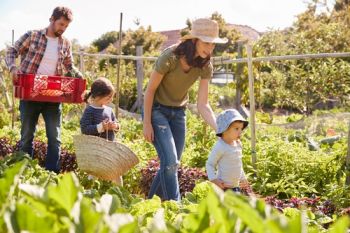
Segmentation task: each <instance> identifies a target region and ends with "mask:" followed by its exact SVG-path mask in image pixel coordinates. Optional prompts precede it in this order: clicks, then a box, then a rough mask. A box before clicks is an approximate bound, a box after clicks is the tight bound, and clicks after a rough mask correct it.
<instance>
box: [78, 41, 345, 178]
mask: <svg viewBox="0 0 350 233" xmlns="http://www.w3.org/2000/svg"><path fill="white" fill-rule="evenodd" d="M246 50H247V57H246V58H237V59H231V58H225V57H214V58H213V59H212V61H213V63H214V65H218V64H221V65H224V64H234V63H246V64H247V66H248V79H249V107H250V109H249V110H250V126H251V127H250V130H251V159H252V164H253V167H254V168H256V121H255V97H254V76H253V63H254V62H271V61H283V60H307V59H322V58H347V57H350V53H348V52H344V53H318V54H297V55H285V56H270V57H253V55H252V54H253V52H252V45H251V44H248V45H246ZM136 51H137V55H136V56H132V55H111V54H91V53H85V52H83V51H80V52H78V53H75V55H78V56H79V57H80V69H81V71H82V72H84V66H83V62H82V61H83V60H84V56H91V57H99V58H114V59H118V60H122V59H124V60H134V61H137V65H136V66H137V67H136V76H137V83H138V88H137V90H138V96H137V102H136V103H135V104H134V106H133V108H134V109H135V108H136V107H139V106H141V104H142V88H141V87H142V86H140V85H142V83H143V69H142V66H143V61H155V60H156V59H157V57H144V56H142V48H138V49H137V50H136ZM116 108H118V106H116ZM348 130H349V135H348V151H347V156H346V169H347V177H346V184H347V185H350V174H349V170H350V121H349V129H348Z"/></svg>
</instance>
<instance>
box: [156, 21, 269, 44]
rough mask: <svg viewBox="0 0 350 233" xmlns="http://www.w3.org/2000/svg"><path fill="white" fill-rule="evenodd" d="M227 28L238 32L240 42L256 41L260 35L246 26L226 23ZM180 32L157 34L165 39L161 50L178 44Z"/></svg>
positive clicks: (177, 30) (171, 31) (161, 32)
mask: <svg viewBox="0 0 350 233" xmlns="http://www.w3.org/2000/svg"><path fill="white" fill-rule="evenodd" d="M227 27H229V28H232V29H236V30H237V31H238V32H240V33H241V35H242V40H246V39H247V40H248V41H256V40H258V39H259V37H260V36H261V35H262V33H261V32H258V31H257V30H255V29H254V28H252V27H249V26H246V25H239V24H230V23H228V24H227ZM180 31H181V29H175V30H169V31H160V32H158V33H160V34H162V35H164V36H165V37H166V41H165V42H164V43H163V44H162V46H161V50H163V49H165V48H167V47H169V46H170V45H173V44H176V43H178V42H179V41H180V38H181V34H180Z"/></svg>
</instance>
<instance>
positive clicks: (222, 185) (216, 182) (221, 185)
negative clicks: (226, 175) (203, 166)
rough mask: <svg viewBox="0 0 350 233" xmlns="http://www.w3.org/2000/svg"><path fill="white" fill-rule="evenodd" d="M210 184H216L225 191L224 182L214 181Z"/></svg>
mask: <svg viewBox="0 0 350 233" xmlns="http://www.w3.org/2000/svg"><path fill="white" fill-rule="evenodd" d="M210 182H212V183H214V184H216V185H217V186H219V187H220V188H221V189H225V183H224V182H223V181H222V180H219V179H214V180H211V181H210Z"/></svg>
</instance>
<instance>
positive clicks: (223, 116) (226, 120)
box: [216, 109, 248, 136]
mask: <svg viewBox="0 0 350 233" xmlns="http://www.w3.org/2000/svg"><path fill="white" fill-rule="evenodd" d="M235 121H241V122H243V129H244V128H246V127H247V126H248V121H247V120H246V119H244V117H243V116H242V115H241V114H240V113H239V112H238V111H237V110H236V109H227V110H225V111H223V112H222V113H220V114H219V116H218V117H217V118H216V125H217V130H216V135H217V136H221V135H222V133H223V132H225V131H226V130H227V129H228V127H229V126H230V125H231V123H232V122H235Z"/></svg>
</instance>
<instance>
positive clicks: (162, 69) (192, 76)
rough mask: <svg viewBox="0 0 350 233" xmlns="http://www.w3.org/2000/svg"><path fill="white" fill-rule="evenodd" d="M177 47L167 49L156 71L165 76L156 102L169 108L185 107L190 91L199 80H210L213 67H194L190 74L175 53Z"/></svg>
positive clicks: (155, 97)
mask: <svg viewBox="0 0 350 233" xmlns="http://www.w3.org/2000/svg"><path fill="white" fill-rule="evenodd" d="M175 48H176V46H171V47H169V48H167V49H165V50H164V51H163V52H162V54H161V55H160V56H159V57H158V59H157V61H156V63H155V67H154V69H155V71H157V72H158V73H160V74H162V75H164V76H163V79H162V81H161V82H160V84H159V86H158V88H157V90H156V93H155V96H154V101H155V102H158V103H160V104H164V105H167V106H175V107H183V106H186V104H187V102H188V90H189V89H190V87H191V86H192V84H193V83H194V82H195V81H196V80H197V79H198V78H199V77H201V79H210V78H211V77H212V74H213V65H212V64H211V63H209V65H208V66H205V67H203V68H197V67H193V68H192V69H190V71H189V72H187V73H186V72H184V71H183V70H182V68H181V64H180V60H179V58H177V57H176V55H175V54H174V53H173V50H174V49H175Z"/></svg>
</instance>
